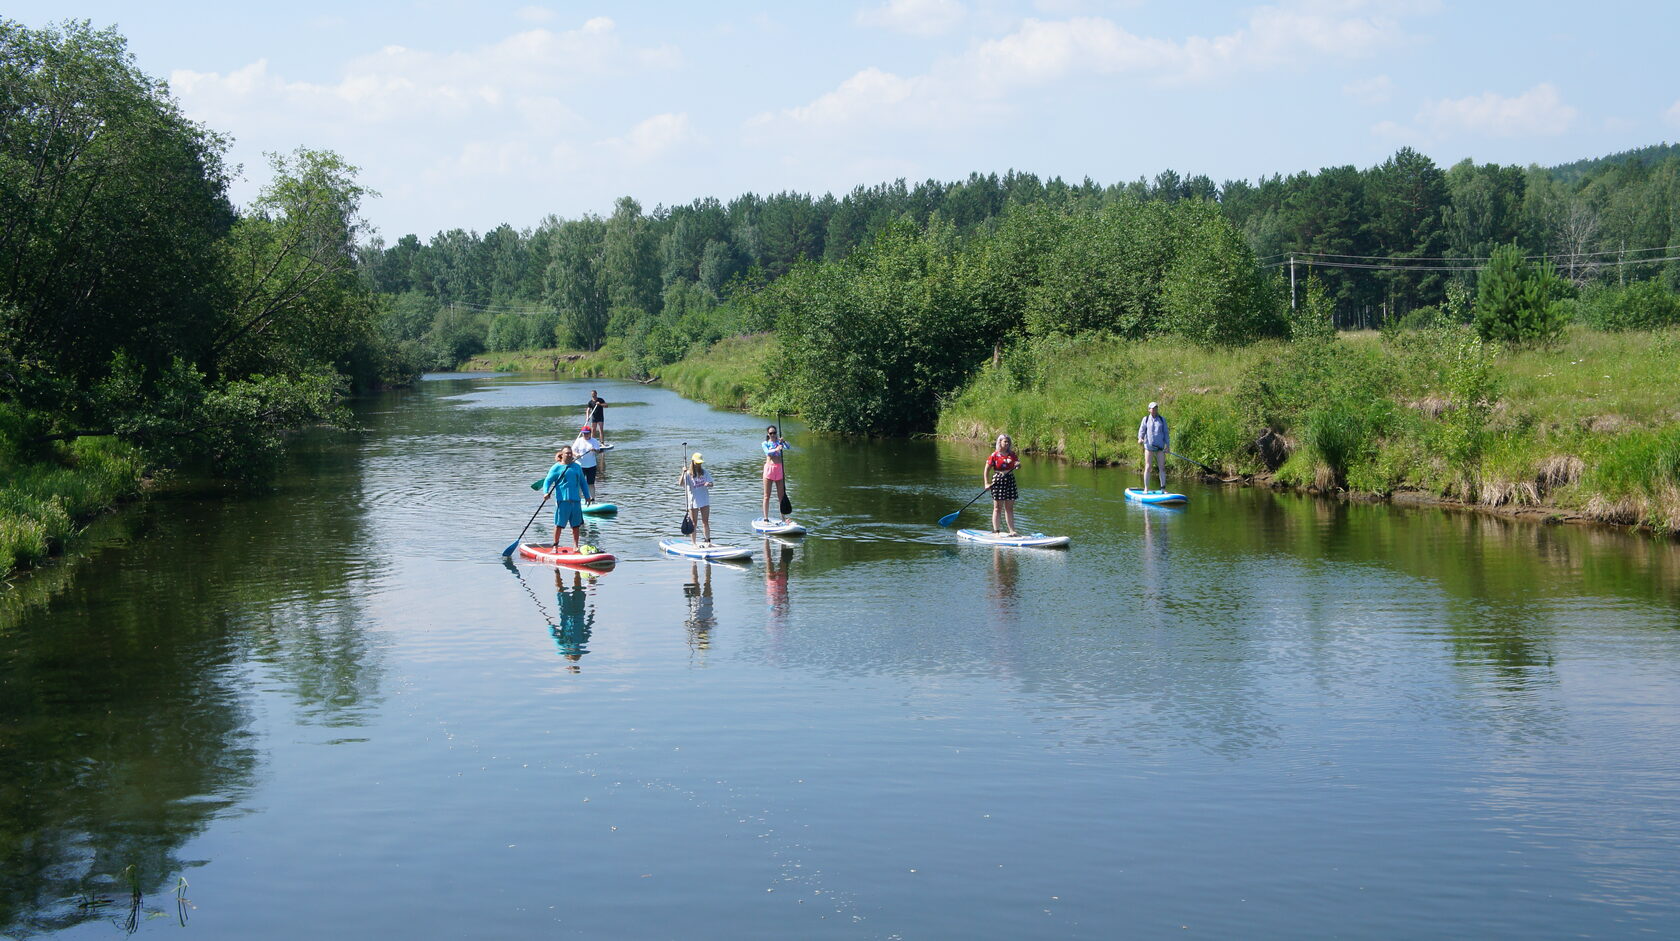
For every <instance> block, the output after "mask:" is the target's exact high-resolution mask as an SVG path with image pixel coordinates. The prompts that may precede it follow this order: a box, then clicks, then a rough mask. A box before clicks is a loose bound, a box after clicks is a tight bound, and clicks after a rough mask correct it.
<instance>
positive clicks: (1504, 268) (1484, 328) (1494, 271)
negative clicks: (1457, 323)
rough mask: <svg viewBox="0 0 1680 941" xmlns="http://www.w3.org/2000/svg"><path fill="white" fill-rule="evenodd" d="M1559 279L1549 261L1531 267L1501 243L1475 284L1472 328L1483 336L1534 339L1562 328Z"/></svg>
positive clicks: (1515, 250)
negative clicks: (1473, 323)
mask: <svg viewBox="0 0 1680 941" xmlns="http://www.w3.org/2000/svg"><path fill="white" fill-rule="evenodd" d="M1564 293H1565V290H1564V282H1563V281H1562V279H1560V278H1559V277H1558V276H1557V271H1556V269H1555V268H1553V266H1552V263H1551V262H1549V261H1547V262H1541V263H1540V264H1538V265H1536V264H1534V263H1532V262H1530V261H1528V260H1526V259H1524V258H1523V256H1522V251H1521V250H1520V249H1518V248H1517V246H1515V245H1502V246H1500V247H1499V248H1498V249H1496V250H1495V251H1494V253H1493V256H1492V257H1491V258H1489V259H1488V265H1487V267H1486V268H1485V269H1483V270H1482V273H1481V277H1480V278H1479V279H1478V280H1477V282H1476V307H1475V312H1476V332H1477V334H1479V335H1480V336H1481V338H1482V339H1483V340H1494V341H1499V342H1505V343H1537V342H1546V341H1550V340H1553V339H1555V338H1556V337H1557V335H1558V334H1559V333H1561V332H1562V330H1563V324H1564V321H1565V319H1566V318H1565V317H1564V313H1563V309H1562V305H1561V304H1559V303H1558V301H1559V300H1561V299H1562V297H1563V295H1564Z"/></svg>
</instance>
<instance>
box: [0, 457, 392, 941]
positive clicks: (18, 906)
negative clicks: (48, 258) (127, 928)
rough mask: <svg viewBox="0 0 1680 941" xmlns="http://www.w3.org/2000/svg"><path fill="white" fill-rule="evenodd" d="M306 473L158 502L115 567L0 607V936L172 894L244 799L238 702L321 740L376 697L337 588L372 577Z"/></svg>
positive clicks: (355, 718)
mask: <svg viewBox="0 0 1680 941" xmlns="http://www.w3.org/2000/svg"><path fill="white" fill-rule="evenodd" d="M319 444H320V442H317V445H319ZM328 447H329V448H330V447H336V445H334V444H333V443H332V442H328ZM301 450H302V454H303V455H305V458H304V459H306V460H307V459H308V456H310V455H313V457H315V458H316V459H320V458H321V457H322V454H323V451H324V450H325V449H324V448H322V447H317V448H316V449H315V450H314V451H313V452H312V451H311V450H310V449H309V448H308V447H307V446H306V447H304V448H303V449H301ZM337 461H338V462H339V467H340V469H341V470H342V467H343V464H344V458H343V456H342V455H340V456H339V457H338V458H337ZM296 466H297V465H296V464H294V465H293V467H294V468H295V467H296ZM311 476H312V475H310V474H307V473H305V474H297V473H293V474H291V475H289V476H286V477H283V478H281V479H279V480H277V481H276V482H275V487H274V489H273V490H272V491H269V492H267V493H264V494H258V495H240V496H239V497H238V498H237V499H234V500H226V499H224V497H225V494H222V493H219V492H212V493H210V494H209V495H208V496H206V495H205V494H197V495H193V496H191V497H185V496H174V497H165V498H163V499H161V500H159V501H158V502H157V503H156V504H154V505H153V506H152V507H150V508H148V509H145V510H143V511H138V512H137V515H138V516H140V517H141V518H143V519H146V520H147V521H148V522H147V525H149V526H150V527H151V529H152V532H151V533H150V534H149V536H148V538H146V539H144V540H140V541H137V542H135V543H134V544H133V545H131V546H128V547H126V548H124V549H122V551H121V558H120V559H118V560H114V561H119V562H120V564H103V565H100V566H99V567H95V566H94V565H93V564H82V565H78V566H75V567H72V566H59V567H55V568H54V569H51V570H49V572H48V573H43V574H47V577H46V578H45V579H42V580H41V583H40V585H39V586H35V585H34V581H33V580H32V579H31V580H28V581H29V583H30V584H29V585H28V586H26V587H23V588H20V593H18V594H16V595H14V596H13V601H12V603H11V604H9V605H8V606H7V607H6V608H5V610H4V611H0V935H6V936H13V935H18V936H22V935H29V934H35V933H42V932H50V931H56V930H61V929H64V928H67V927H70V926H73V925H75V924H78V923H80V922H84V921H88V920H94V919H101V918H109V919H112V920H113V921H117V922H120V921H121V915H122V913H123V912H124V910H126V909H127V907H128V905H129V902H130V900H131V899H134V898H136V893H138V896H139V897H147V896H156V895H158V894H159V893H160V891H166V890H167V889H168V887H170V886H173V885H176V884H178V883H179V879H180V875H181V873H182V872H183V871H184V870H185V869H186V868H188V867H190V866H192V865H194V864H195V863H194V861H192V860H185V859H181V858H179V856H178V853H179V849H180V847H181V846H182V845H183V844H185V843H186V842H187V841H188V840H190V839H192V838H193V837H194V836H196V835H197V834H199V833H200V832H202V831H203V830H204V829H205V828H206V827H208V826H209V825H210V823H211V822H212V821H213V820H214V819H215V818H216V817H217V816H218V815H219V814H221V813H223V812H226V811H227V810H228V809H229V808H231V807H233V806H236V805H237V804H239V803H240V802H241V801H242V800H243V799H244V798H245V796H246V794H247V793H248V791H249V789H250V788H251V786H252V780H253V777H254V774H255V772H256V770H257V768H258V766H259V765H260V762H261V757H260V751H259V745H258V743H257V742H256V741H255V740H254V738H253V736H252V733H251V731H250V723H251V716H252V704H253V701H254V698H255V697H256V696H258V695H260V694H259V693H257V692H256V690H257V689H265V690H272V689H275V688H279V689H280V690H281V692H282V693H283V694H284V695H287V696H288V697H290V698H292V699H293V700H294V701H295V702H296V703H297V704H298V705H299V706H300V707H301V710H300V711H301V712H303V713H304V718H305V720H308V719H309V718H310V717H315V718H316V719H318V720H320V721H322V722H323V723H325V724H332V725H346V724H356V723H359V722H361V721H362V719H363V717H364V716H365V714H366V710H367V708H368V706H369V703H370V702H372V701H374V700H376V699H377V696H378V677H379V676H380V672H381V671H380V659H379V651H378V650H377V648H373V647H371V646H370V645H369V644H368V643H367V641H366V639H365V637H364V634H363V629H364V627H365V624H366V622H367V618H366V616H365V614H363V613H362V612H361V611H360V609H359V606H358V605H359V601H358V597H359V596H358V595H357V594H356V593H354V592H351V591H349V590H348V589H347V585H349V584H350V583H351V582H353V581H354V580H356V579H358V578H361V577H363V576H365V575H366V574H367V572H368V570H369V568H370V566H371V565H372V564H373V563H372V560H368V559H362V558H356V557H355V556H353V555H352V554H351V551H350V549H349V547H351V546H354V545H356V544H357V543H358V542H359V541H361V540H362V538H363V535H362V530H361V528H360V523H359V521H358V515H357V514H356V513H354V512H348V511H346V509H345V506H344V505H343V503H342V502H340V501H343V500H345V499H347V498H349V497H350V496H351V495H350V494H347V493H346V492H345V491H343V490H339V491H336V492H329V493H328V494H327V495H325V496H324V497H323V495H322V494H321V493H320V492H319V491H318V489H317V492H315V493H314V494H313V495H311V496H310V497H309V498H305V491H307V490H309V488H310V487H311V482H310V477H311ZM97 561H98V562H100V563H109V562H112V561H113V559H111V558H99V559H98V560H97ZM20 599H21V600H20ZM254 674H255V675H257V676H261V677H262V678H263V679H264V682H262V683H253V679H254V678H255V677H254ZM270 679H279V680H280V681H281V682H279V683H278V684H276V683H273V682H268V680H270ZM166 904H167V903H166ZM148 910H150V908H149V907H148Z"/></svg>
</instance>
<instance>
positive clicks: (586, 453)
mask: <svg viewBox="0 0 1680 941" xmlns="http://www.w3.org/2000/svg"><path fill="white" fill-rule="evenodd" d="M600 451H601V443H600V442H598V441H596V440H595V429H593V428H591V427H589V426H588V425H584V426H583V427H582V428H580V429H578V436H577V440H575V441H573V442H572V453H573V454H575V455H577V464H578V466H579V467H581V468H583V477H584V479H585V480H587V481H589V492H590V493H591V494H593V493H594V492H595V471H596V469H597V467H598V466H599V459H598V458H597V457H596V455H597V454H599V453H600ZM589 502H590V503H594V502H595V501H594V500H590V501H589Z"/></svg>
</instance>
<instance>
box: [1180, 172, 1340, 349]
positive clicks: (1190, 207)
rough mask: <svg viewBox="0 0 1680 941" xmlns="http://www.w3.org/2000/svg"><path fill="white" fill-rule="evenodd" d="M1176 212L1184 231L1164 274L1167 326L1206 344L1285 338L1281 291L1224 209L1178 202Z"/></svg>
mask: <svg viewBox="0 0 1680 941" xmlns="http://www.w3.org/2000/svg"><path fill="white" fill-rule="evenodd" d="M1174 214H1175V215H1176V216H1177V217H1178V218H1177V219H1176V220H1175V221H1176V223H1177V226H1176V228H1177V229H1178V230H1179V231H1180V233H1181V234H1180V235H1179V237H1178V238H1177V239H1176V240H1175V244H1174V246H1173V257H1172V261H1171V263H1170V264H1169V265H1168V267H1167V269H1166V271H1165V272H1164V273H1163V275H1162V278H1161V285H1160V306H1161V320H1162V323H1163V326H1164V327H1165V329H1167V330H1168V331H1170V332H1172V333H1176V334H1178V335H1179V336H1182V337H1185V338H1186V339H1188V340H1191V341H1192V342H1195V343H1197V344H1200V345H1202V346H1231V345H1235V344H1238V343H1248V342H1252V341H1253V340H1256V339H1258V338H1260V337H1265V336H1281V335H1282V334H1283V333H1284V331H1285V329H1286V326H1285V323H1284V321H1283V319H1282V317H1281V312H1280V310H1279V297H1278V294H1277V293H1276V292H1275V291H1274V290H1273V286H1272V285H1271V283H1270V282H1269V281H1268V280H1267V279H1266V278H1265V277H1264V275H1263V274H1262V273H1261V271H1260V269H1259V267H1258V266H1257V265H1256V264H1255V262H1254V253H1253V252H1252V251H1250V250H1249V247H1248V243H1247V242H1246V241H1245V240H1244V239H1243V238H1242V236H1241V235H1240V234H1239V233H1238V232H1237V230H1236V229H1235V228H1233V227H1232V226H1231V224H1230V223H1229V222H1227V221H1226V220H1225V217H1224V216H1222V215H1220V213H1219V209H1218V207H1217V206H1216V205H1214V204H1212V203H1205V202H1201V201H1186V202H1182V203H1178V204H1176V205H1175V206H1174ZM1324 320H1326V321H1327V320H1328V317H1325V318H1324Z"/></svg>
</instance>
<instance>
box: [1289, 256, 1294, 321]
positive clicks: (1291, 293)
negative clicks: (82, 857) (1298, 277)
mask: <svg viewBox="0 0 1680 941" xmlns="http://www.w3.org/2000/svg"><path fill="white" fill-rule="evenodd" d="M1289 309H1290V310H1294V309H1295V256H1294V255H1290V256H1289Z"/></svg>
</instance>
